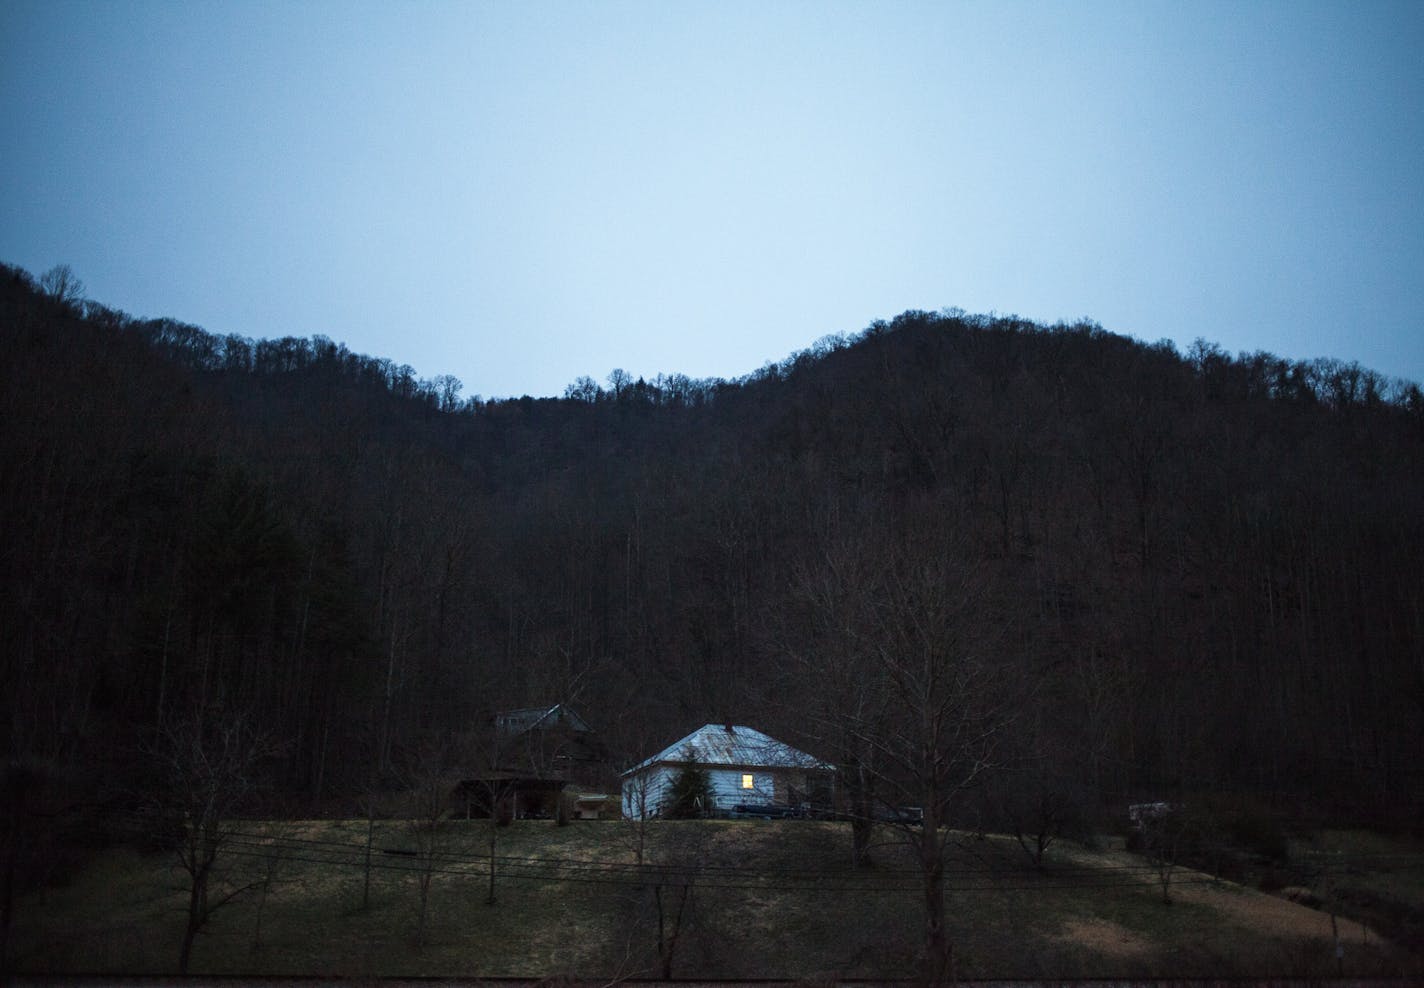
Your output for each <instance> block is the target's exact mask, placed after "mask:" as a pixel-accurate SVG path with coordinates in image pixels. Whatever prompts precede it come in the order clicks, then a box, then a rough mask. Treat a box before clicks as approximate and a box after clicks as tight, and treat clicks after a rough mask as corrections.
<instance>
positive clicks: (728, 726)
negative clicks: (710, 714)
mask: <svg viewBox="0 0 1424 988" xmlns="http://www.w3.org/2000/svg"><path fill="white" fill-rule="evenodd" d="M726 728H727V733H728V734H736V733H737V732H736V730H735V729H734V728H733V727H732V725H731V724H730V723H728V724H727V725H726Z"/></svg>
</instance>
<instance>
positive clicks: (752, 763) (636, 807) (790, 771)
mask: <svg viewBox="0 0 1424 988" xmlns="http://www.w3.org/2000/svg"><path fill="white" fill-rule="evenodd" d="M694 762H695V763H696V764H697V766H698V767H699V768H701V769H702V770H703V771H705V772H706V773H707V783H708V788H709V789H710V790H711V795H712V805H711V806H708V807H705V810H706V812H707V813H709V814H712V813H718V812H730V811H732V810H734V808H735V807H737V806H749V807H756V806H762V807H772V806H777V807H782V806H784V807H789V808H795V807H800V806H802V805H804V804H807V803H810V804H815V805H818V806H829V804H830V802H831V788H832V783H831V778H832V775H831V773H832V772H833V771H834V768H833V766H831V765H828V764H827V763H825V762H822V761H819V760H817V759H816V758H813V757H812V756H810V755H808V754H806V752H804V751H798V750H797V749H795V748H793V747H791V746H790V745H788V744H783V743H782V742H780V741H778V740H776V739H775V738H772V737H768V736H767V735H765V734H763V733H762V732H761V731H758V730H755V729H754V728H750V727H740V726H737V725H733V724H726V725H723V724H707V725H706V726H704V727H699V728H698V729H697V730H695V731H693V732H692V733H691V734H689V735H688V736H687V737H685V738H683V739H682V740H680V741H674V742H673V743H672V744H670V745H668V746H667V747H666V748H664V749H663V750H662V751H660V752H658V753H657V754H656V755H654V756H653V757H651V758H649V759H647V760H645V761H643V762H640V763H639V764H637V765H635V766H633V767H632V768H630V769H629V770H628V771H626V772H624V773H623V815H624V816H625V817H627V818H629V819H633V820H641V819H644V818H646V817H654V816H660V815H661V814H662V813H663V812H664V810H665V809H666V807H667V804H668V802H669V801H670V799H671V796H672V788H673V784H674V783H675V782H676V781H677V778H678V776H679V775H680V774H681V773H682V770H683V769H684V768H685V767H686V766H687V765H689V764H692V763H694Z"/></svg>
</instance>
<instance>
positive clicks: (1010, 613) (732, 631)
mask: <svg viewBox="0 0 1424 988" xmlns="http://www.w3.org/2000/svg"><path fill="white" fill-rule="evenodd" d="M669 319H670V322H671V323H673V324H675V320H676V315H675V314H669ZM669 331H670V332H674V331H675V325H670V327H669ZM0 354H3V362H0V373H3V375H4V379H3V384H2V385H0V512H3V518H4V538H3V539H0V581H3V584H2V585H3V593H0V627H3V629H4V639H5V647H4V649H3V652H0V664H2V665H0V724H4V725H5V733H4V735H3V742H0V747H3V751H4V754H5V756H6V758H7V762H8V764H9V765H10V766H11V775H12V776H13V775H14V774H15V772H16V771H18V770H17V769H15V766H26V769H25V771H26V772H29V773H31V774H34V773H38V774H41V775H43V776H44V777H45V778H47V779H50V780H52V781H53V782H54V783H55V785H57V786H59V788H60V789H61V790H62V791H63V792H64V793H65V794H66V799H67V800H68V805H74V806H83V807H89V808H91V809H97V808H102V807H104V806H106V805H110V804H114V803H118V804H123V803H125V802H126V801H132V800H133V799H134V795H133V794H134V793H135V792H139V791H141V790H142V788H143V786H144V784H145V778H146V777H147V776H148V775H149V774H150V768H151V767H150V765H149V761H150V757H149V756H150V754H151V753H152V752H153V751H154V750H155V739H156V738H160V737H162V736H163V734H164V732H165V731H167V730H170V729H171V728H172V727H173V726H174V725H178V724H183V723H189V722H191V721H192V720H193V719H194V718H201V719H207V720H221V719H224V718H227V719H230V720H234V721H239V720H240V721H241V723H243V724H244V725H245V726H246V729H248V730H250V731H251V732H252V733H253V735H254V736H260V737H262V738H264V739H265V745H266V746H265V747H264V749H263V762H262V764H263V769H262V771H263V773H264V778H265V787H264V791H265V792H266V793H267V795H268V798H270V799H271V800H274V801H280V802H281V804H282V805H284V806H287V807H290V808H291V812H302V813H312V812H344V811H346V810H349V809H350V807H351V806H352V805H353V801H354V800H355V798H356V795H357V794H358V793H359V792H361V791H362V790H363V787H367V786H369V784H370V780H371V779H372V778H379V779H389V780H392V784H394V780H396V779H398V778H399V775H400V772H401V771H402V767H403V766H405V765H407V764H409V762H410V761H411V759H413V758H415V757H416V754H415V753H417V752H419V751H422V750H428V748H429V746H430V745H432V744H438V743H440V740H441V739H443V738H449V737H453V736H457V735H459V734H460V733H461V732H465V731H468V730H470V729H471V727H472V726H474V725H479V724H481V723H484V722H486V721H487V719H488V716H489V714H490V712H491V711H494V710H500V709H506V708H511V707H520V706H526V705H533V704H538V703H551V702H558V701H563V702H568V703H571V704H572V705H574V706H575V707H576V708H577V709H578V710H579V711H580V712H581V713H582V714H583V715H584V716H585V717H586V719H588V720H589V721H590V722H591V723H592V724H593V725H594V727H595V728H596V729H598V730H599V731H600V733H601V734H602V736H603V737H604V739H605V741H606V742H607V744H608V745H609V747H610V748H611V750H612V751H614V752H615V753H617V755H618V756H619V757H620V758H623V759H626V761H625V764H631V762H633V761H636V760H638V759H640V758H642V757H645V756H646V755H647V754H649V753H651V752H652V751H654V750H656V749H657V748H658V747H660V746H662V745H663V744H666V743H667V742H668V741H669V740H671V739H673V738H676V737H678V736H681V735H682V734H684V733H686V732H687V731H689V730H691V729H693V728H694V727H697V726H698V725H701V724H703V723H707V722H716V721H726V722H733V721H735V722H736V723H743V724H755V725H757V726H759V727H761V728H763V729H764V730H766V731H768V732H770V733H772V734H774V735H776V736H778V737H785V738H786V739H787V740H788V741H790V742H792V743H797V744H800V745H802V746H804V747H805V748H806V749H807V750H809V751H813V752H815V753H816V754H818V755H820V756H822V757H825V758H827V759H830V760H833V761H836V762H837V763H838V764H841V765H843V766H845V765H849V764H864V763H866V762H868V761H869V760H870V759H871V758H872V757H874V754H875V753H874V752H872V751H870V750H869V749H868V748H867V749H864V750H860V751H857V750H855V745H856V743H858V741H857V739H859V741H864V739H865V737H866V733H865V732H854V734H855V736H854V738H852V737H850V733H851V732H845V731H842V730H840V729H841V728H843V727H844V726H845V725H850V724H863V723H866V722H867V718H869V717H871V716H872V713H873V716H874V717H875V718H878V720H877V723H880V724H882V725H895V724H902V725H903V724H905V723H909V722H912V721H913V722H914V723H915V724H920V725H923V724H927V723H929V721H928V719H927V718H926V717H924V716H921V715H922V714H924V712H925V711H924V710H917V709H915V708H914V703H915V702H917V698H918V702H921V703H928V702H931V701H933V700H934V696H935V695H936V694H935V692H934V691H935V690H936V689H939V688H940V686H937V685H935V684H933V683H931V684H928V685H927V683H926V681H925V680H924V679H923V678H916V676H914V675H911V674H910V673H911V672H912V671H913V670H909V669H908V667H907V665H906V664H907V663H909V662H911V661H914V662H921V661H922V668H921V671H924V670H929V669H930V668H931V667H932V666H934V664H935V663H936V662H938V661H939V659H938V657H940V656H944V655H951V656H959V657H961V658H964V657H972V659H973V662H972V665H967V666H962V668H970V669H972V671H973V675H972V676H969V677H967V678H964V677H962V678H960V679H958V680H956V682H955V683H954V684H952V685H951V686H949V687H947V689H948V690H949V691H950V692H949V693H945V694H944V697H945V699H944V700H943V702H939V704H938V707H937V709H939V710H941V711H950V712H951V713H954V715H955V716H956V717H958V718H959V722H969V721H973V722H974V723H976V724H981V723H982V724H983V725H984V730H983V732H982V733H981V734H979V735H976V737H978V738H980V739H981V740H983V739H986V738H989V739H991V740H992V744H990V743H988V742H986V743H985V744H984V746H983V748H982V750H980V749H977V748H976V749H974V751H973V752H970V749H969V748H962V749H956V750H957V751H958V753H959V754H966V753H968V754H973V755H974V757H975V758H976V759H978V761H977V762H976V765H977V764H979V763H980V762H982V764H983V765H990V764H992V765H993V766H994V767H995V768H996V769H999V770H1001V772H1002V777H1005V778H1011V779H1012V780H1013V782H1012V784H1011V785H1000V786H998V788H997V790H995V789H994V787H993V786H989V788H988V789H984V790H983V791H982V792H981V793H980V796H979V797H976V798H975V799H974V800H965V801H963V802H962V803H960V804H958V805H960V806H962V807H963V813H964V814H966V815H970V814H992V813H998V814H1005V813H1014V812H1030V813H1031V812H1039V811H1042V809H1043V807H1044V805H1045V800H1047V799H1048V798H1049V797H1051V798H1052V799H1053V800H1054V801H1055V802H1056V803H1059V804H1061V803H1072V804H1073V805H1074V806H1075V807H1076V808H1077V809H1078V811H1080V812H1087V813H1093V814H1120V813H1121V812H1122V807H1123V805H1124V804H1125V803H1126V802H1129V801H1132V800H1137V799H1155V798H1178V796H1179V795H1180V794H1191V793H1200V792H1218V793H1221V792H1227V793H1237V794H1242V795H1243V796H1249V797H1250V798H1252V799H1255V800H1258V801H1260V802H1262V803H1263V804H1269V805H1271V806H1274V807H1278V808H1282V809H1284V810H1288V811H1289V812H1293V813H1310V814H1319V815H1321V816H1322V817H1323V816H1329V817H1334V818H1349V819H1352V820H1374V821H1379V822H1387V823H1392V824H1397V825H1407V826H1418V825H1419V823H1420V820H1421V817H1420V813H1421V806H1424V802H1421V794H1424V773H1421V770H1420V767H1419V759H1418V753H1419V752H1420V751H1421V750H1424V566H1421V561H1424V510H1421V509H1424V394H1421V392H1420V389H1419V387H1418V386H1416V385H1414V384H1409V383H1406V382H1401V381H1397V380H1391V379H1387V378H1385V377H1382V376H1381V375H1379V374H1376V373H1373V372H1371V371H1369V370H1366V369H1362V368H1360V367H1359V366H1358V365H1355V364H1347V363H1341V362H1337V361H1330V360H1317V361H1312V362H1294V361H1289V360H1285V359H1281V358H1278V357H1275V356H1273V355H1270V354H1267V353H1253V354H1240V355H1236V356H1233V355H1230V354H1227V353H1225V352H1223V351H1222V350H1221V349H1220V348H1218V347H1216V346H1214V345H1212V344H1210V343H1206V342H1198V343H1197V344H1196V345H1194V346H1193V347H1191V348H1190V350H1189V351H1188V352H1186V353H1183V352H1180V351H1179V350H1178V349H1177V348H1176V347H1174V346H1173V345H1172V344H1171V343H1170V342H1163V343H1158V344H1145V343H1142V342H1139V341H1136V340H1133V339H1129V338H1126V337H1123V336H1118V335H1115V334H1112V333H1109V332H1106V331H1104V330H1103V329H1102V328H1101V327H1099V326H1097V325H1095V324H1092V323H1078V324H1073V325H1054V326H1043V325H1037V324H1033V323H1030V322H1026V321H1023V320H1019V319H1016V318H996V317H984V316H974V315H967V314H965V313H963V312H959V311H945V312H940V313H926V312H906V313H904V314H902V315H900V316H898V317H896V318H894V319H893V320H891V321H889V322H876V323H875V324H873V325H871V326H870V327H868V328H866V329H865V330H864V331H862V332H860V333H857V334H855V335H848V336H842V337H835V338H827V339H825V340H822V341H820V342H818V343H816V344H815V345H814V346H812V347H811V348H809V349H807V350H805V351H803V352H800V353H797V354H794V355H792V356H790V357H788V358H787V359H786V360H784V361H782V362H780V363H776V364H768V365H767V366H765V367H763V368H762V369H760V370H758V371H756V372H755V373H751V374H749V375H747V376H746V377H744V378H741V379H738V380H735V381H725V380H693V379H689V378H687V377H685V376H681V375H674V376H667V377H659V378H657V379H655V380H652V381H648V380H644V379H636V380H635V379H632V378H631V377H630V376H629V375H627V374H625V373H623V372H621V371H614V372H613V373H612V374H611V375H609V376H608V378H607V379H606V382H605V383H604V384H598V383H596V382H595V381H593V380H592V379H589V378H583V379H580V380H579V381H576V382H574V383H573V384H571V385H570V386H569V388H568V389H567V391H566V393H565V394H564V396H563V397H561V398H541V399H535V398H529V397H524V398H519V399H508V400H503V399H502V400H489V401H486V400H481V399H479V398H470V399H462V398H461V394H460V392H461V387H460V383H459V382H458V381H456V380H455V379H453V378H450V377H442V378H436V379H434V380H421V379H418V378H417V377H416V376H415V374H414V372H413V371H412V370H411V368H409V367H406V366H402V365H399V364H396V363H394V362H392V361H390V360H385V359H377V358H372V357H368V356H363V355H359V354H353V353H351V352H349V351H348V350H347V349H346V348H345V347H344V346H342V345H339V344H337V343H334V342H332V341H331V340H329V339H326V338H324V337H315V338H312V339H296V338H283V339H274V340H252V339H247V338H244V337H238V336H220V335H215V334H213V333H209V332H206V331H204V330H202V329H199V328H197V327H194V326H190V325H186V324H183V323H181V322H176V321H172V320H168V319H159V320H139V319H134V318H131V317H128V316H126V315H125V314H123V313H120V312H116V311H114V310H112V309H109V308H107V307H105V306H103V305H101V304H97V303H95V302H92V301H88V300H86V299H84V298H83V295H82V292H81V291H80V290H79V289H78V286H77V285H76V283H75V282H74V281H73V279H72V278H71V277H67V276H66V273H65V272H59V273H58V274H57V275H56V274H55V273H51V275H49V276H46V277H45V278H44V279H42V280H41V281H36V280H35V279H34V278H32V277H31V276H30V275H29V274H27V273H25V272H24V271H21V270H19V269H17V268H14V267H3V268H0ZM936 668H937V667H936ZM867 670H879V673H878V674H877V675H880V676H881V678H880V679H877V678H876V676H875V675H871V674H870V673H869V672H867ZM877 682H883V683H885V684H888V685H887V687H886V689H884V690H880V691H877V692H873V694H872V693H867V692H866V691H867V689H868V688H869V687H870V686H873V685H874V684H875V683H877ZM951 693H952V694H953V695H952V696H951V695H950V694H951ZM870 707H873V708H874V710H873V712H870V711H869V708H870ZM926 709H927V708H926ZM885 736H886V737H887V738H888V737H889V736H890V735H889V734H888V733H887V734H886V735H885ZM896 737H897V738H899V740H897V741H895V743H894V744H892V743H891V742H889V741H887V742H886V744H885V745H884V746H883V749H884V750H883V751H881V752H880V755H881V757H882V758H883V759H885V760H893V756H894V755H895V753H896V750H901V749H896V748H895V745H896V744H899V743H900V741H905V739H904V738H902V737H900V736H899V735H896ZM921 740H924V739H923V736H922V737H921ZM931 740H933V739H931ZM906 743H907V744H908V743H909V742H908V741H906ZM904 750H908V749H904ZM882 764H883V762H882ZM969 777H970V776H969V775H966V776H964V778H965V779H968V778H969ZM986 778H987V777H986ZM978 781H982V780H979V779H978V777H977V776H976V784H977V782H978ZM16 784H18V783H16ZM994 791H996V792H998V793H999V795H998V796H992V792H994ZM985 793H990V794H991V795H985ZM980 797H982V798H980ZM1025 806H1028V807H1030V808H1029V809H1024V807H1025ZM1016 807H1017V809H1016ZM962 822H964V823H966V824H972V823H974V822H976V821H973V820H964V821H962Z"/></svg>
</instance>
